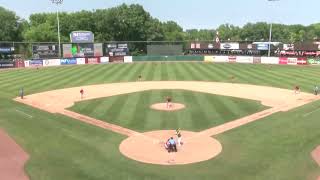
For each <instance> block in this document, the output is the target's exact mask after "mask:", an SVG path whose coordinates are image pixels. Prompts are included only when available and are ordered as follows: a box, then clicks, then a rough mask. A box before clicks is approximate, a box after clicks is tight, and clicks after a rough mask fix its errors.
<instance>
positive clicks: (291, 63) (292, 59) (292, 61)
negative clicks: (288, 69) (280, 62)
mask: <svg viewBox="0 0 320 180" xmlns="http://www.w3.org/2000/svg"><path fill="white" fill-rule="evenodd" d="M297 60H298V59H297V58H288V61H287V64H289V65H297Z"/></svg>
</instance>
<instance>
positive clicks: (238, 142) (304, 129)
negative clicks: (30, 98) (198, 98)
mask: <svg viewBox="0 0 320 180" xmlns="http://www.w3.org/2000/svg"><path fill="white" fill-rule="evenodd" d="M140 74H141V75H142V76H143V78H144V79H145V80H202V81H221V82H230V77H231V76H235V77H236V78H235V80H234V81H235V82H237V83H248V84H258V85H268V86H275V87H281V88H289V89H291V88H292V87H293V86H294V85H296V84H298V85H300V87H301V88H302V90H303V91H308V92H311V91H312V88H313V85H314V84H316V83H318V84H320V83H319V75H320V67H315V66H314V67H298V66H269V65H243V64H206V63H138V64H115V65H87V66H71V67H54V68H47V69H39V70H37V69H21V70H12V71H0V127H1V128H4V129H5V130H7V132H8V133H9V134H10V135H11V136H12V137H14V138H15V139H16V141H17V142H18V143H19V144H20V145H22V146H23V147H24V148H25V149H26V151H27V152H28V153H29V154H30V155H31V159H30V161H29V162H28V164H27V166H26V170H27V173H28V174H29V175H30V176H31V179H32V180H56V179H68V180H73V179H74V180H75V179H77V180H81V179H83V180H87V179H90V180H91V179H92V180H102V179H112V180H113V179H130V180H141V179H145V180H147V179H158V180H162V179H163V180H168V179H177V180H178V179H184V180H194V179H208V180H209V179H210V180H212V179H218V180H222V179H223V180H234V179H241V180H242V179H243V180H255V179H257V180H270V179H272V180H287V179H288V180H289V179H290V180H301V179H315V177H316V176H318V175H320V168H319V167H318V166H317V165H316V163H315V162H314V161H313V160H312V159H311V157H310V152H311V150H312V149H313V148H315V147H316V146H317V145H319V144H320V139H319V137H320V131H319V130H318V129H319V128H318V127H320V121H319V117H320V110H318V107H319V106H320V102H315V103H312V104H309V105H306V106H304V107H301V108H298V109H295V110H292V111H290V112H281V113H276V114H273V115H271V116H269V117H267V118H264V119H263V120H261V121H257V122H253V123H251V124H249V125H246V126H242V127H240V128H237V129H233V130H231V131H228V132H226V133H223V134H221V135H219V136H217V137H216V138H217V139H218V140H219V141H220V142H221V143H222V145H223V152H222V154H221V155H219V156H218V157H217V158H215V159H212V160H209V161H206V162H202V163H197V164H191V165H184V166H173V167H167V166H157V165H148V164H142V163H139V162H135V161H132V160H129V159H126V158H125V157H123V156H122V155H121V154H120V153H119V151H118V145H119V143H120V142H121V141H122V140H123V139H124V138H125V137H124V136H121V135H119V134H116V133H113V132H109V131H106V130H103V129H100V128H97V127H93V126H90V125H87V124H84V123H81V122H79V121H76V120H73V119H71V118H68V117H65V116H62V115H56V114H50V113H47V112H43V111H40V110H37V109H33V108H31V107H29V106H25V105H22V104H19V103H16V102H14V101H12V100H11V99H12V98H13V97H15V96H17V94H18V91H19V88H20V87H22V86H23V87H24V89H25V91H26V93H27V94H30V93H35V92H41V91H45V90H52V89H59V88H65V87H73V86H81V85H89V84H101V83H109V82H127V81H135V80H136V79H137V77H138V76H139V75H140ZM266 93H267V92H266ZM16 109H18V110H20V111H23V112H25V113H28V114H30V115H32V118H30V117H28V116H25V115H24V114H21V113H19V112H17V111H16ZM310 112H312V113H310ZM308 113H309V114H308ZM195 153H197V152H195Z"/></svg>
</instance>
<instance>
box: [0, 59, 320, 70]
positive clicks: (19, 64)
mask: <svg viewBox="0 0 320 180" xmlns="http://www.w3.org/2000/svg"><path fill="white" fill-rule="evenodd" d="M154 61H165V62H168V61H178V62H179V61H181V62H182V61H196V62H207V63H242V64H274V65H278V64H280V65H320V57H319V58H318V57H317V58H302V57H300V58H295V57H257V56H124V57H121V58H120V61H119V60H118V59H117V61H114V58H112V57H92V58H63V59H32V60H25V61H23V60H16V61H0V68H24V67H50V66H61V65H64V66H68V65H85V64H107V63H110V62H117V63H119V62H120V63H132V62H154Z"/></svg>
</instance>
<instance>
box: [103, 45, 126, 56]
mask: <svg viewBox="0 0 320 180" xmlns="http://www.w3.org/2000/svg"><path fill="white" fill-rule="evenodd" d="M105 52H106V55H107V56H127V55H129V48H128V44H125V43H121V44H119V43H113V44H106V48H105Z"/></svg>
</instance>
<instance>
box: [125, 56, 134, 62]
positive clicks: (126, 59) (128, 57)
mask: <svg viewBox="0 0 320 180" xmlns="http://www.w3.org/2000/svg"><path fill="white" fill-rule="evenodd" d="M123 62H124V63H132V56H125V57H124V59H123Z"/></svg>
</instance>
